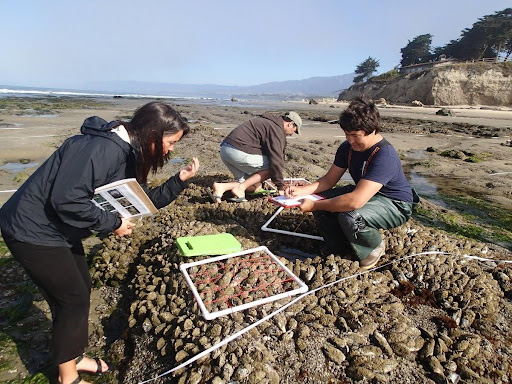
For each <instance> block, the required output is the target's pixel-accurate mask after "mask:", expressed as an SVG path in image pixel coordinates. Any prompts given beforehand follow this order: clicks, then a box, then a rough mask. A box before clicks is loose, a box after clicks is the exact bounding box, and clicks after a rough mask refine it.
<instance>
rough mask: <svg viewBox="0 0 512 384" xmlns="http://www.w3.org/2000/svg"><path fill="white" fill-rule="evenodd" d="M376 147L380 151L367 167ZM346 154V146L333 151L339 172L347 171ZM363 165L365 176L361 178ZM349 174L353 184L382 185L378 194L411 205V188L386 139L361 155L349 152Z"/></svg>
mask: <svg viewBox="0 0 512 384" xmlns="http://www.w3.org/2000/svg"><path fill="white" fill-rule="evenodd" d="M377 146H380V149H379V151H377V152H376V153H375V155H374V156H373V157H372V158H371V159H370V162H369V163H368V158H369V157H370V155H371V154H372V152H373V150H374V149H375V147H377ZM349 150H350V144H349V142H348V141H345V142H343V143H342V144H341V145H340V147H339V148H338V150H337V151H336V157H335V158H334V165H336V166H338V167H340V168H347V167H348V154H349ZM367 163H368V164H367ZM366 164H367V166H366V174H365V175H364V176H363V172H364V167H365V165H366ZM348 171H349V173H350V176H352V179H354V182H355V183H356V184H357V183H358V182H359V180H361V179H365V180H370V181H375V182H377V183H380V184H382V188H381V189H380V191H379V193H381V194H383V195H384V196H386V197H389V198H390V199H393V200H401V201H406V202H412V201H413V197H412V191H411V186H410V185H409V182H408V181H407V179H406V178H405V174H404V171H403V169H402V163H401V162H400V158H399V157H398V153H397V152H396V150H395V148H393V146H392V145H391V144H390V143H389V142H388V141H387V140H386V139H382V140H381V141H379V142H378V143H377V144H375V145H374V146H373V147H371V148H369V149H367V150H366V151H364V152H357V151H352V158H351V160H350V169H349V170H348Z"/></svg>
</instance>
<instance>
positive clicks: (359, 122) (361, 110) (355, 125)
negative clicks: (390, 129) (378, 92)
mask: <svg viewBox="0 0 512 384" xmlns="http://www.w3.org/2000/svg"><path fill="white" fill-rule="evenodd" d="M340 126H341V128H342V129H344V130H345V131H349V132H350V131H364V132H365V134H366V135H369V134H370V133H372V132H375V133H379V131H380V113H379V110H378V109H377V107H376V106H375V104H374V103H373V102H372V101H370V100H368V99H366V98H364V97H357V98H355V99H354V100H352V101H351V102H350V104H349V105H348V107H347V109H345V110H344V111H343V112H341V115H340Z"/></svg>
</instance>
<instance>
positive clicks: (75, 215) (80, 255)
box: [0, 102, 199, 384]
mask: <svg viewBox="0 0 512 384" xmlns="http://www.w3.org/2000/svg"><path fill="white" fill-rule="evenodd" d="M188 131H189V126H188V124H187V122H186V121H185V120H184V119H183V118H182V117H181V115H180V114H179V113H178V112H177V111H176V110H174V109H173V108H172V107H171V106H169V105H167V104H164V103H160V102H151V103H148V104H146V105H144V106H142V107H140V108H139V109H138V110H137V111H136V112H135V114H134V115H133V118H132V119H131V121H130V122H120V121H112V122H110V123H108V122H107V121H105V120H103V119H101V118H99V117H97V116H94V117H90V118H88V119H86V120H85V122H84V124H83V125H82V128H81V133H82V135H77V136H73V137H71V138H69V139H67V140H66V141H65V142H64V143H63V144H62V145H61V146H60V147H59V149H57V151H55V152H54V153H53V154H52V155H51V156H50V157H49V158H48V160H46V162H45V163H44V164H43V165H41V166H40V167H39V168H38V169H37V170H36V171H35V172H34V173H33V174H32V176H31V177H30V178H29V179H28V180H27V181H26V182H25V183H24V184H23V185H22V186H21V187H20V188H19V189H18V190H17V191H16V193H15V194H14V195H13V196H12V197H11V198H10V199H9V200H8V201H7V202H6V203H5V204H4V205H3V206H2V208H1V209H0V228H1V231H2V236H3V238H4V240H5V242H6V244H7V246H8V248H9V250H10V251H11V253H12V255H13V256H14V258H16V259H17V260H18V261H19V262H20V263H21V265H22V266H23V267H24V268H25V270H26V272H27V274H28V275H29V276H30V278H31V279H32V280H33V281H34V282H35V283H36V285H37V286H38V287H39V289H40V291H41V293H42V294H43V296H44V297H45V299H46V300H47V301H48V303H49V305H50V309H51V311H52V320H53V330H52V342H51V349H52V352H53V357H54V360H55V362H56V363H57V365H58V366H59V382H60V383H62V384H78V383H79V382H80V381H81V379H80V376H79V375H78V372H89V373H98V374H101V373H104V372H106V371H108V369H109V367H108V366H107V365H106V364H105V362H104V361H102V360H100V359H97V358H96V359H92V358H89V357H84V356H83V352H84V350H85V348H86V347H87V339H88V334H87V325H88V316H89V305H90V292H91V278H90V275H89V269H88V266H87V262H86V259H85V255H84V250H83V247H82V243H81V239H82V238H84V237H87V236H89V235H90V234H91V231H94V232H98V233H110V232H114V233H115V234H116V235H118V236H124V235H129V234H131V232H132V228H133V226H134V223H132V222H131V221H130V220H128V219H124V218H123V219H121V218H119V217H118V216H117V215H116V214H114V213H111V212H108V211H104V210H102V209H101V208H99V207H98V206H96V205H95V204H94V203H93V202H92V201H91V199H92V198H93V195H94V190H95V189H96V188H98V187H100V186H102V185H105V184H109V183H111V182H114V181H117V180H122V179H125V178H136V179H137V180H138V181H139V182H140V183H141V184H142V186H143V188H144V189H145V191H146V193H147V194H148V196H149V198H150V199H151V200H152V202H153V203H154V205H155V206H156V207H157V208H161V207H164V206H166V205H168V204H169V203H170V202H172V201H173V200H174V199H176V198H177V197H178V195H179V194H180V192H181V191H182V190H183V189H184V188H185V187H186V186H187V183H186V181H187V180H188V179H190V178H191V177H192V176H194V175H195V174H196V172H197V170H198V168H199V161H198V159H197V158H193V160H192V163H191V164H190V165H188V166H187V167H186V168H184V169H182V170H181V171H180V172H178V173H177V174H176V175H174V176H172V177H171V178H169V179H168V180H167V181H166V182H165V183H164V184H162V185H161V186H159V187H156V188H153V189H148V188H147V187H146V186H145V183H146V181H147V176H148V174H149V172H150V171H152V172H156V171H157V170H158V169H159V168H161V167H162V166H163V165H164V164H165V163H166V162H167V160H168V159H169V155H170V152H171V151H172V150H174V145H175V143H177V142H178V141H179V140H180V139H181V138H182V137H183V136H184V135H186V134H187V133H188Z"/></svg>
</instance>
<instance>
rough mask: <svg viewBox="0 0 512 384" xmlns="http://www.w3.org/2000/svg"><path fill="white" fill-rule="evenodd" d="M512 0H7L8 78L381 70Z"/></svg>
mask: <svg viewBox="0 0 512 384" xmlns="http://www.w3.org/2000/svg"><path fill="white" fill-rule="evenodd" d="M510 5H511V3H510V0H489V1H482V0H442V1H441V0H430V1H398V0H367V1H365V0H358V1H344V0H251V1H244V0H237V1H234V0H225V1H224V0H209V1H207V0H182V1H175V0H144V1H141V0H139V1H132V0H122V1H121V0H78V1H74V0H62V1H61V0H44V1H41V0H0V20H1V22H0V36H2V44H1V45H0V84H4V85H6V84H7V85H22V86H41V87H70V88H73V87H79V88H83V87H87V83H88V82H93V81H116V80H139V81H155V82H166V83H183V84H222V85H255V84H261V83H265V82H270V81H283V80H298V79H306V78H309V77H314V76H335V75H342V74H347V73H352V72H353V71H354V69H355V67H356V66H357V65H358V64H359V63H361V62H362V61H364V60H365V59H366V58H368V56H372V57H374V58H376V59H377V60H379V62H380V67H379V68H378V70H379V73H383V72H386V71H388V70H390V69H392V68H393V67H394V66H396V65H398V64H399V62H400V59H401V54H400V49H401V48H403V47H404V46H405V45H407V43H408V41H409V40H412V39H413V38H414V37H416V36H418V35H421V34H425V33H430V34H432V35H433V44H432V45H433V46H442V45H445V44H446V43H448V42H449V41H450V40H452V39H456V38H458V37H459V36H460V32H461V31H462V30H463V29H465V28H470V27H471V26H472V24H473V23H475V22H476V21H477V19H478V18H479V17H482V16H484V15H489V14H493V13H494V12H496V11H501V10H503V9H505V8H507V7H509V6H510Z"/></svg>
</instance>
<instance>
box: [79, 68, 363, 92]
mask: <svg viewBox="0 0 512 384" xmlns="http://www.w3.org/2000/svg"><path fill="white" fill-rule="evenodd" d="M354 76H355V75H354V74H353V73H351V74H346V75H339V76H330V77H311V78H309V79H303V80H287V81H274V82H270V83H264V84H258V85H251V86H229V85H215V84H177V83H156V82H145V81H108V82H94V83H88V84H87V88H89V89H94V90H97V91H106V92H119V93H137V94H141V93H142V94H154V95H174V96H179V97H187V96H188V97H215V98H226V97H228V98H230V97H243V96H251V98H254V97H257V96H269V95H274V96H279V97H287V98H308V97H336V98H337V97H338V94H339V93H340V91H342V90H344V89H347V88H349V87H350V86H351V85H352V82H353V78H354Z"/></svg>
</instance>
